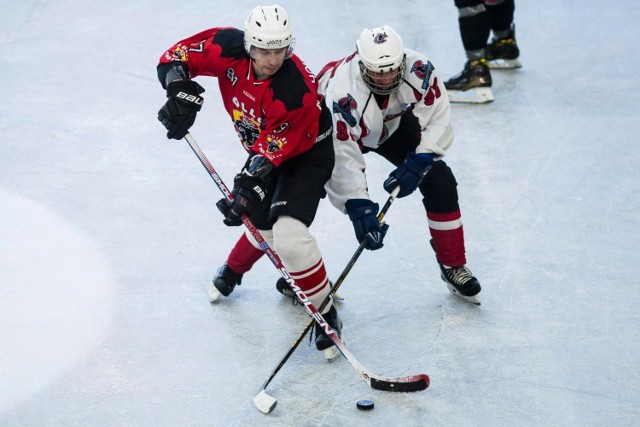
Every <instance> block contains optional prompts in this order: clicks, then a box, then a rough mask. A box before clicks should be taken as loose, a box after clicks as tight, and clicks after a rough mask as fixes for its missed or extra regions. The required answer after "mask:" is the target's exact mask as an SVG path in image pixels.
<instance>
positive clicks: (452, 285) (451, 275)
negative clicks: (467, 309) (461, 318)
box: [438, 263, 482, 305]
mask: <svg viewBox="0 0 640 427" xmlns="http://www.w3.org/2000/svg"><path fill="white" fill-rule="evenodd" d="M438 265H439V266H440V273H441V274H440V276H441V277H442V280H444V281H445V283H446V284H447V287H448V288H449V291H451V293H453V294H454V295H457V296H459V297H460V298H462V299H464V300H467V301H469V302H470V303H472V304H475V305H480V299H478V294H479V293H480V290H481V289H482V288H481V287H480V282H478V279H476V278H475V277H473V274H471V271H470V270H469V269H468V268H467V267H466V266H464V265H463V266H461V267H451V268H446V267H445V266H444V265H442V264H440V263H438Z"/></svg>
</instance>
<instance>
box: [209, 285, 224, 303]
mask: <svg viewBox="0 0 640 427" xmlns="http://www.w3.org/2000/svg"><path fill="white" fill-rule="evenodd" d="M221 295H222V294H221V293H220V291H219V290H218V289H217V288H216V287H215V286H214V285H213V283H212V284H211V285H209V302H216V301H217V300H218V298H220V296H221Z"/></svg>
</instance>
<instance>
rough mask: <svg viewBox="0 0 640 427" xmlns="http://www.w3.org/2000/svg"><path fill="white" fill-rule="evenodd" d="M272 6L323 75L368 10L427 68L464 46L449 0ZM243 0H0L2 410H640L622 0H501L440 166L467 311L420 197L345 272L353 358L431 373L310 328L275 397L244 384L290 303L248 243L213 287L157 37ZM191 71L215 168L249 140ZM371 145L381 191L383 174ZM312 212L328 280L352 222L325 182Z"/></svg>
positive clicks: (227, 235) (637, 172)
mask: <svg viewBox="0 0 640 427" xmlns="http://www.w3.org/2000/svg"><path fill="white" fill-rule="evenodd" d="M280 4H281V5H282V6H284V7H285V8H287V10H288V12H289V13H290V15H291V18H292V21H293V25H294V32H295V36H296V38H297V41H296V52H297V53H298V54H299V56H300V57H302V58H303V60H305V62H306V63H307V65H308V66H309V67H310V68H311V69H313V70H315V71H318V70H319V69H320V68H321V67H322V66H323V65H324V64H325V63H326V62H328V61H330V60H333V59H337V58H340V57H343V56H346V55H347V54H349V53H351V52H352V51H353V49H354V46H355V40H356V39H357V37H358V35H359V34H360V31H361V30H362V29H363V28H364V27H374V26H379V25H382V24H385V23H387V24H390V25H391V26H393V27H395V28H396V30H398V31H399V32H400V34H401V35H402V37H403V39H404V42H405V45H406V46H407V47H409V48H412V49H415V50H419V51H421V52H423V53H425V54H426V55H427V56H428V57H429V58H430V60H431V61H432V62H433V64H434V65H435V66H436V68H437V69H438V70H439V72H440V73H441V75H442V76H443V77H444V78H448V77H450V76H451V75H453V74H455V73H457V72H459V71H460V69H461V68H462V65H463V63H464V60H465V58H464V53H463V48H462V44H461V41H460V37H459V33H458V27H457V25H458V24H457V10H456V8H455V7H454V5H453V1H439V2H417V1H398V2H395V3H394V2H388V1H385V2H382V1H335V0H331V1H323V2H313V3H310V4H308V3H307V2H297V1H288V0H282V1H281V2H280ZM255 5H256V3H252V2H247V1H238V2H234V3H225V4H221V3H220V2H210V1H209V2H205V1H199V2H192V1H184V2H174V1H172V2H169V1H145V0H141V1H123V0H111V1H108V2H106V1H105V2H89V1H65V0H62V1H56V2H43V1H31V0H24V1H22V2H9V1H1V2H0V10H1V11H2V15H3V18H4V19H3V20H2V22H1V23H0V43H1V44H2V47H3V51H4V54H3V55H2V57H1V59H0V68H1V69H2V70H3V78H2V84H1V87H2V96H3V102H2V103H0V291H1V293H0V425H2V426H12V427H13V426H65V427H66V426H94V427H98V426H385V427H388V426H492V427H496V426H602V425H608V426H638V425H640V356H639V353H640V310H639V309H638V307H639V305H640V290H639V288H638V284H637V277H638V275H639V274H640V273H639V269H638V261H639V257H638V251H637V247H638V244H637V242H638V238H639V237H640V236H639V235H640V228H639V217H640V168H639V167H638V162H639V160H640V144H639V141H638V139H639V135H640V108H639V105H640V79H639V78H638V70H640V55H639V54H638V52H639V50H638V45H637V41H638V39H639V38H640V29H639V28H640V27H638V22H640V3H638V2H637V1H632V0H621V1H617V2H584V1H579V0H556V1H552V0H540V1H527V2H525V1H519V2H518V1H516V18H515V21H516V25H517V38H518V43H519V46H520V49H521V52H522V54H521V60H522V63H523V68H522V69H520V70H517V71H505V72H497V71H495V72H493V78H494V85H493V91H494V95H495V98H496V100H495V101H494V102H493V103H492V104H488V105H482V106H462V105H455V106H453V115H454V126H455V132H456V140H455V143H454V145H453V147H452V148H451V149H450V150H449V153H448V155H447V156H446V161H447V163H448V164H449V165H450V166H451V167H452V169H453V171H454V173H455V175H456V178H457V180H458V182H459V193H460V204H461V209H462V214H463V222H464V226H465V235H466V244H467V258H468V262H469V264H468V265H469V267H470V268H471V270H472V271H473V272H474V274H475V275H476V276H477V277H478V278H479V279H480V281H481V283H482V285H483V291H482V294H481V298H482V306H481V307H474V306H472V305H470V304H468V303H465V302H463V301H461V300H459V299H457V298H456V297H454V296H452V295H451V294H450V293H449V292H448V291H447V288H446V286H445V285H444V283H443V282H442V281H441V280H440V278H439V272H438V267H437V264H436V262H435V259H434V255H433V253H432V251H431V249H430V247H429V245H428V232H427V224H426V219H425V216H424V211H423V209H422V204H421V202H420V199H419V197H418V196H417V195H413V196H411V197H409V198H405V199H400V200H398V201H396V203H395V204H394V205H393V206H392V207H391V209H390V210H389V213H388V215H387V217H386V219H387V222H388V223H389V224H390V227H391V228H390V230H389V233H388V234H387V237H386V239H385V247H384V248H383V249H382V250H380V251H376V252H368V251H367V252H365V253H364V254H363V255H362V256H361V257H360V259H359V261H358V262H357V264H356V265H355V267H354V269H353V270H352V272H351V273H350V275H349V276H348V277H347V279H346V281H345V282H344V284H343V286H342V288H341V291H340V293H341V294H342V295H343V296H344V298H345V302H344V303H343V304H342V306H341V316H342V318H343V320H344V322H345V329H344V335H343V338H344V340H345V342H346V344H347V347H348V348H349V349H350V351H351V352H352V353H353V354H354V355H355V356H356V358H358V360H359V361H360V362H361V363H362V364H363V365H364V366H365V367H366V368H368V369H369V370H370V371H372V372H374V373H377V374H380V375H385V376H400V375H409V374H418V373H423V372H426V373H428V374H429V375H430V377H431V386H430V387H429V388H428V389H427V390H425V391H422V392H418V393H411V394H394V393H387V392H381V391H374V390H372V389H370V388H369V387H368V386H367V385H366V384H365V383H364V382H363V381H362V380H361V379H360V377H359V376H358V375H357V374H356V373H355V372H354V371H353V370H352V369H351V367H350V365H349V364H348V363H347V362H346V361H345V360H344V359H342V358H340V359H338V360H337V361H336V362H335V363H333V364H328V363H327V362H325V361H324V360H323V358H322V356H321V354H320V353H318V352H317V351H316V350H315V348H314V347H313V346H312V347H309V346H308V345H307V343H306V341H305V343H304V344H302V345H301V346H300V348H299V349H298V350H297V351H296V353H295V354H294V355H293V357H292V358H291V360H290V361H289V362H288V363H287V364H286V365H285V366H284V368H283V369H282V371H280V373H279V374H278V375H277V376H276V377H275V379H274V380H273V382H272V383H271V385H270V386H269V388H268V391H269V393H270V394H272V395H273V396H274V397H276V398H277V399H278V402H279V403H278V406H277V408H276V409H275V411H274V412H273V413H271V414H269V415H264V414H262V413H260V412H258V411H257V410H256V408H255V407H254V406H253V404H252V398H253V396H254V395H255V393H256V392H257V391H258V389H259V387H260V385H261V384H262V383H263V382H264V381H265V380H266V379H267V378H268V376H269V374H270V373H271V371H272V370H273V369H274V368H275V366H276V364H277V363H278V362H279V361H280V359H281V358H282V357H283V356H284V354H285V353H286V351H287V350H288V349H289V348H290V346H291V345H292V344H293V341H294V340H295V338H296V337H297V336H298V334H299V332H300V331H301V330H302V329H303V328H304V325H305V324H306V322H307V320H308V317H307V315H306V314H305V313H304V312H303V311H302V310H301V308H300V307H294V306H292V305H291V303H290V302H289V301H286V300H284V299H282V298H281V296H280V295H279V294H277V292H276V291H275V287H274V283H275V281H276V279H277V277H278V274H277V272H276V271H275V269H274V268H273V266H272V265H271V264H270V263H269V261H268V260H267V259H266V258H264V259H263V260H261V261H260V262H259V263H258V264H257V265H256V266H255V267H254V269H253V270H251V271H250V272H249V273H247V274H246V275H245V278H244V280H243V283H242V286H241V287H239V288H237V289H236V291H235V292H234V293H233V294H232V295H231V296H230V297H229V298H226V299H223V300H221V301H219V302H218V303H216V304H213V305H212V304H210V303H209V301H208V297H207V287H208V284H209V282H210V280H211V277H212V276H213V275H214V273H215V271H216V269H217V268H218V267H219V266H220V265H221V264H222V263H223V262H224V261H225V259H226V255H227V253H228V251H229V250H230V248H231V246H232V245H233V243H235V240H236V239H237V237H238V236H239V233H240V229H238V228H227V227H225V226H224V225H223V224H222V221H221V217H220V214H219V213H218V211H217V210H216V208H215V202H216V201H217V200H218V199H219V198H220V193H219V191H218V189H217V188H216V187H215V185H214V183H213V182H212V181H211V180H210V178H209V176H207V172H206V171H205V170H204V169H203V168H202V166H201V165H200V164H199V163H198V160H197V158H196V157H195V156H194V155H193V153H192V152H191V150H190V149H189V147H188V145H187V144H186V143H185V142H184V141H169V140H167V139H166V137H165V131H164V128H163V127H162V126H161V125H160V123H159V122H158V121H157V120H156V114H157V111H158V109H159V108H160V106H161V105H162V104H163V103H164V100H165V94H164V91H163V90H162V88H161V87H160V85H159V83H158V81H157V78H156V72H155V67H156V63H157V60H158V58H159V57H160V55H161V54H162V52H163V51H164V50H165V49H166V48H168V47H169V46H171V45H172V44H173V43H174V42H176V41H178V40H180V39H182V38H184V37H187V36H189V35H191V34H195V33H197V32H199V31H201V30H204V29H206V28H209V27H214V26H227V25H231V26H239V27H241V26H242V22H243V20H244V18H245V17H246V15H247V13H248V12H249V10H251V8H253V7H254V6H255ZM198 81H199V82H200V83H201V84H202V85H203V86H204V87H205V88H206V90H207V92H206V93H205V94H204V96H205V104H204V108H203V110H202V111H201V112H200V113H199V115H198V120H197V121H196V124H195V126H194V127H193V128H192V134H193V136H194V137H195V138H196V140H197V141H198V143H199V144H200V146H201V147H202V149H203V150H204V152H205V154H206V155H207V156H208V158H209V160H210V161H211V163H212V164H213V165H214V167H215V168H216V170H217V171H218V172H219V173H220V175H221V176H222V177H223V178H224V179H225V180H226V181H227V182H228V183H231V182H232V178H233V175H234V174H235V173H236V172H237V171H238V170H239V168H240V166H241V165H242V163H243V162H244V158H245V155H244V153H243V152H242V150H241V149H240V148H239V145H238V142H237V138H236V135H235V132H234V130H233V128H232V125H231V123H230V122H229V119H228V118H227V116H226V115H225V113H224V112H223V109H222V104H221V101H220V99H219V94H218V91H217V86H216V83H215V81H214V80H213V79H206V78H203V79H200V78H199V79H198ZM367 158H368V161H369V170H368V177H369V185H370V190H371V194H372V197H373V198H374V199H375V200H376V201H378V202H379V203H381V204H382V203H384V201H385V200H386V197H387V195H386V193H385V192H384V191H383V189H382V181H383V180H384V178H385V177H386V176H387V174H388V173H389V172H390V170H391V168H390V165H388V164H386V163H384V162H383V161H382V159H380V158H378V157H376V156H374V157H367ZM312 231H313V233H314V234H315V236H316V237H317V239H318V241H319V244H320V247H321V249H322V251H323V254H324V257H325V261H326V264H327V266H328V268H329V272H330V274H331V276H332V277H333V278H336V277H338V275H339V274H340V272H341V271H342V269H343V268H344V266H345V265H346V263H347V262H348V260H349V259H350V258H351V255H352V254H353V253H354V251H355V250H356V248H357V245H356V241H355V238H354V236H353V231H352V227H351V223H350V221H349V220H348V218H347V217H345V216H343V215H342V214H341V213H339V212H338V211H337V210H335V209H334V208H333V207H332V206H331V205H330V204H329V202H328V201H324V202H323V203H322V204H321V207H320V211H319V214H318V217H317V219H316V221H315V223H314V224H313V226H312ZM362 398H368V399H372V400H374V401H375V404H376V407H375V409H374V410H373V411H371V412H360V411H358V410H357V409H356V405H355V404H356V401H357V400H359V399H362Z"/></svg>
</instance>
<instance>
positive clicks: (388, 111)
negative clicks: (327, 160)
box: [318, 49, 453, 213]
mask: <svg viewBox="0 0 640 427" xmlns="http://www.w3.org/2000/svg"><path fill="white" fill-rule="evenodd" d="M405 53H406V69H405V74H404V81H403V83H402V84H401V85H400V87H399V88H398V89H397V90H395V91H394V92H393V93H392V94H391V95H389V100H388V103H387V104H386V108H384V109H382V110H381V109H380V108H379V107H378V103H377V102H376V100H375V98H374V95H373V93H371V91H370V90H369V88H368V87H367V86H366V84H365V83H364V81H363V80H362V76H361V74H360V67H359V65H358V62H359V58H358V55H357V53H354V54H352V55H350V56H348V57H346V58H343V59H341V60H339V61H335V62H331V63H329V64H327V65H326V66H325V67H324V68H323V70H322V71H321V72H320V73H319V75H318V78H319V82H318V83H319V92H320V93H322V94H323V95H324V97H325V102H326V104H327V107H329V110H330V111H331V112H332V116H333V134H334V147H335V153H336V165H335V167H334V169H333V173H332V175H331V179H330V180H329V182H327V184H326V185H325V188H326V190H327V194H328V195H329V199H330V200H331V203H332V204H333V205H334V206H335V207H336V208H338V209H340V210H341V211H342V212H343V213H346V212H345V209H344V204H345V203H346V201H347V200H349V199H369V198H370V197H369V193H368V191H367V181H366V176H365V169H366V164H365V160H364V156H363V154H362V151H361V147H362V146H364V147H370V148H377V147H379V146H380V145H381V144H383V143H384V142H385V141H386V140H387V139H388V138H389V136H391V135H392V134H393V133H394V132H395V131H396V130H397V129H398V126H399V124H400V117H401V115H402V114H403V113H405V112H406V111H407V110H412V111H413V114H414V115H415V116H416V117H417V119H418V121H419V123H420V126H421V128H422V132H421V133H422V135H421V141H420V144H419V145H418V147H417V148H416V152H417V153H435V154H437V155H438V156H439V157H442V156H443V155H444V154H445V151H446V150H447V149H448V148H449V146H450V145H451V144H452V143H453V131H452V127H451V108H450V105H449V100H448V98H447V95H446V92H445V88H444V82H443V81H442V78H441V77H440V76H439V74H438V72H437V71H436V70H435V69H434V67H433V65H432V64H431V62H429V61H428V60H427V58H426V57H425V56H424V55H421V54H419V53H418V52H414V51H412V50H410V49H405ZM380 185H382V183H380Z"/></svg>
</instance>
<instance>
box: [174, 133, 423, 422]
mask: <svg viewBox="0 0 640 427" xmlns="http://www.w3.org/2000/svg"><path fill="white" fill-rule="evenodd" d="M184 138H185V140H186V141H187V142H188V143H189V146H190V147H191V149H192V150H193V152H194V153H195V155H196V156H197V157H198V160H200V163H202V166H204V168H205V169H206V170H207V172H208V173H209V176H211V178H212V179H213V182H215V184H216V185H217V186H218V189H219V190H220V191H221V192H222V194H223V195H224V196H225V197H226V199H227V200H228V201H230V202H231V201H233V195H232V194H231V192H230V191H229V188H228V187H227V186H226V185H225V183H224V182H223V181H222V178H220V176H219V175H218V173H217V172H216V170H215V169H214V168H213V166H212V165H211V163H210V162H209V160H208V159H207V157H206V156H205V155H204V153H203V152H202V150H201V149H200V147H199V146H198V144H197V143H196V141H195V139H193V137H192V136H191V134H190V133H187V134H186V135H185V137H184ZM241 218H242V222H243V223H244V225H245V227H247V230H249V232H250V233H251V236H253V238H254V239H255V240H256V242H258V244H259V245H260V248H261V249H262V250H263V251H264V252H265V253H266V254H267V256H268V257H269V259H270V260H271V262H272V263H273V265H274V266H275V267H276V269H277V270H278V272H279V273H280V274H281V275H282V277H284V279H285V280H286V281H287V283H288V284H289V286H290V287H291V289H292V290H293V291H294V292H295V294H296V296H297V297H298V299H299V300H300V302H301V303H302V305H303V306H304V308H305V310H306V311H307V313H308V314H309V316H311V317H312V318H313V320H314V321H315V322H317V323H318V325H320V326H321V327H322V329H323V331H324V333H325V334H327V336H328V337H329V338H330V339H331V341H333V343H334V345H335V346H336V347H337V348H338V350H339V351H340V353H342V355H343V356H344V358H345V359H347V361H348V362H349V364H350V365H351V366H352V367H353V369H355V371H356V372H357V373H358V374H360V376H361V377H362V379H363V380H364V381H365V382H366V383H367V384H369V386H370V387H372V388H374V389H377V390H384V391H402V392H409V391H420V390H424V389H426V388H427V387H428V386H429V377H428V376H427V375H426V374H419V375H413V376H408V377H396V378H389V377H380V376H377V375H373V374H371V373H370V372H369V371H368V370H367V369H365V368H364V367H363V366H362V365H361V364H360V362H358V360H356V358H355V357H353V355H352V354H351V353H350V352H349V350H347V348H346V347H345V345H344V343H343V342H342V340H341V339H340V337H339V336H338V334H336V332H335V331H334V330H333V328H332V327H331V325H329V323H327V321H326V320H325V318H324V317H323V316H322V314H320V312H319V311H318V309H317V308H316V307H315V306H314V305H313V304H312V303H311V301H309V298H307V296H306V295H305V293H304V292H303V291H302V289H300V287H299V286H298V285H297V284H296V282H295V280H294V279H293V278H292V277H291V275H290V274H289V272H288V271H287V270H286V268H285V267H284V265H282V261H281V260H280V258H279V257H278V255H277V254H276V253H275V252H274V251H273V250H272V249H271V248H270V247H269V245H268V243H267V242H266V241H265V240H264V238H263V237H262V236H261V235H260V232H259V231H258V229H257V228H255V226H254V225H253V223H252V222H251V220H250V219H249V217H248V216H247V215H242V217H241ZM334 288H335V287H334ZM253 403H254V404H255V405H256V407H257V408H258V410H260V411H261V412H263V413H265V414H267V413H269V412H271V411H273V409H274V408H275V407H276V404H277V400H276V399H275V398H273V397H271V396H269V395H268V394H267V393H266V392H265V390H264V389H263V390H262V391H260V392H259V393H258V394H257V395H256V396H255V397H254V398H253Z"/></svg>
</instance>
